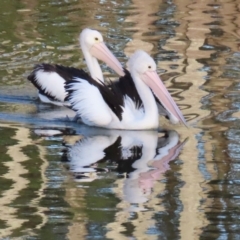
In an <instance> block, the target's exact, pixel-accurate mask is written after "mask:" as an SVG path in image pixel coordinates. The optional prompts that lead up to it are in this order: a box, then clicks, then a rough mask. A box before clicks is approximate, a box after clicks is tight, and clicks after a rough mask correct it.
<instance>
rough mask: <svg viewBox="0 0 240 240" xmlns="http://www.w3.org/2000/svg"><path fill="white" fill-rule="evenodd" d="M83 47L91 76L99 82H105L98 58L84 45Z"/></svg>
mask: <svg viewBox="0 0 240 240" xmlns="http://www.w3.org/2000/svg"><path fill="white" fill-rule="evenodd" d="M81 47H82V52H83V55H84V57H85V60H86V63H87V67H88V69H89V72H90V75H91V77H92V78H93V79H94V80H96V81H98V82H99V80H100V81H102V82H104V78H103V73H102V69H101V68H100V65H99V63H98V60H97V59H96V58H95V57H93V56H92V55H91V54H90V53H89V51H88V50H86V48H85V47H84V46H81Z"/></svg>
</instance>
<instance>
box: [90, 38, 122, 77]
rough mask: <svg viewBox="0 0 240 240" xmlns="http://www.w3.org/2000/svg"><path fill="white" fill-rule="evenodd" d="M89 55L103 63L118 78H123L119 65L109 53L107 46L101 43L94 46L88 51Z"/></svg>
mask: <svg viewBox="0 0 240 240" xmlns="http://www.w3.org/2000/svg"><path fill="white" fill-rule="evenodd" d="M90 53H91V54H92V55H93V56H94V57H95V58H97V59H99V60H101V61H103V62H105V63H106V64H107V65H108V66H109V67H110V68H111V69H113V70H114V71H115V72H116V73H117V74H118V75H119V76H124V75H125V73H124V71H123V68H122V65H121V63H120V62H119V61H118V60H117V58H116V57H115V56H114V55H113V54H112V53H111V52H110V50H109V49H108V48H107V46H106V45H105V44H104V43H103V42H100V43H96V44H94V45H93V46H92V47H91V49H90Z"/></svg>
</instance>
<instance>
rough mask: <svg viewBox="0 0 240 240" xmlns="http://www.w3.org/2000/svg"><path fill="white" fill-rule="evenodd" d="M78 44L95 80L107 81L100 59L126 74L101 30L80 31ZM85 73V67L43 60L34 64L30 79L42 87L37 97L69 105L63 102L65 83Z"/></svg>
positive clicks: (38, 86) (121, 73)
mask: <svg viewBox="0 0 240 240" xmlns="http://www.w3.org/2000/svg"><path fill="white" fill-rule="evenodd" d="M79 43H80V46H81V49H82V52H83V55H84V57H85V60H86V64H87V67H88V69H89V72H90V75H91V77H92V78H93V79H94V80H95V81H97V82H99V83H100V82H103V81H104V78H103V73H102V70H101V68H100V66H99V63H98V60H101V61H103V62H105V63H106V64H107V65H108V66H109V67H110V68H112V69H113V70H114V71H115V72H116V73H117V74H118V75H119V76H123V75H124V72H123V68H122V66H121V64H120V62H119V61H118V60H117V59H116V57H115V56H114V55H113V54H112V53H111V52H110V50H109V49H108V48H107V47H106V45H105V44H104V42H103V37H102V35H101V33H99V32H98V31H96V30H91V29H88V28H86V29H84V30H83V31H82V32H81V33H80V36H79ZM97 59H98V60H97ZM85 74H86V73H85V72H84V71H83V70H82V69H76V68H72V67H64V66H61V65H52V64H47V63H42V64H37V65H36V66H35V67H34V70H33V72H32V73H31V74H30V75H29V76H28V80H29V81H31V82H32V84H33V85H34V86H35V87H36V88H37V89H38V90H39V93H38V96H39V99H40V100H41V101H42V102H45V103H51V104H54V105H59V106H64V105H68V103H67V102H65V101H64V99H65V97H66V92H65V89H64V84H65V82H67V81H69V80H70V79H72V77H73V76H75V75H77V76H85Z"/></svg>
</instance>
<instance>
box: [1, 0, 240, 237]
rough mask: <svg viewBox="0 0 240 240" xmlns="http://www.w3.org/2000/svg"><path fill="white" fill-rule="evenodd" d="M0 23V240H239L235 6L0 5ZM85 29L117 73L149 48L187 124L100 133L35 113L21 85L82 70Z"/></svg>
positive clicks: (32, 94) (152, 0) (136, 1)
mask: <svg viewBox="0 0 240 240" xmlns="http://www.w3.org/2000/svg"><path fill="white" fill-rule="evenodd" d="M0 13H1V14H0V78H1V81H0V134H1V138H0V153H1V154H0V213H1V214H0V239H85V238H86V239H184V240H185V239H238V238H239V237H238V235H239V232H240V227H239V226H240V224H239V223H240V221H239V219H240V214H239V212H240V211H239V208H240V202H239V196H240V191H239V181H240V174H239V169H240V165H239V163H240V145H239V142H240V130H239V129H240V114H239V108H240V97H239V90H240V85H239V79H240V30H239V29H240V26H239V23H240V17H239V16H240V4H239V2H238V1H234V0H228V1H225V0H223V1H213V0H210V1H209V0H208V1H204V0H203V1H190V0H186V1H180V0H176V1H170V0H169V1H162V0H148V1H147V3H146V2H145V1H140V0H132V1H119V0H117V1H107V0H101V1H95V0H93V1H76V0H68V1H46V0H39V1H29V0H21V1H17V0H13V1H7V0H2V1H1V8H0ZM85 27H91V28H95V29H97V30H99V31H101V32H102V34H103V36H104V39H105V41H106V43H107V44H108V46H109V48H110V49H111V50H112V51H113V52H114V54H115V55H116V56H117V57H118V58H119V59H120V61H121V62H122V63H123V64H124V63H125V62H126V60H127V56H129V55H130V54H131V53H133V52H134V50H135V49H138V48H142V49H144V50H146V51H148V52H149V53H150V54H151V55H152V56H153V57H154V59H155V60H156V61H157V63H158V66H159V74H160V75H161V78H162V79H163V80H164V82H165V84H166V86H167V87H168V88H169V91H170V92H171V94H172V95H173V96H174V98H175V99H176V101H177V102H178V104H179V106H180V107H181V109H182V111H183V113H184V115H185V116H186V118H187V119H188V122H189V126H190V127H189V128H188V129H187V128H185V127H182V126H172V125H170V124H169V123H167V122H166V121H165V120H164V119H161V122H162V127H163V130H161V131H159V132H158V133H156V132H144V131H142V132H118V131H103V130H97V129H94V128H88V127H86V126H81V125H77V124H73V123H70V122H69V121H68V120H67V118H66V115H67V116H72V115H73V113H72V112H71V111H70V110H66V109H64V108H57V107H51V106H47V105H44V104H41V103H39V102H38V100H37V93H36V90H35V89H34V88H33V86H31V84H30V83H29V82H28V81H27V80H26V77H27V75H28V74H29V72H30V71H31V69H32V67H33V66H34V64H35V63H38V62H51V63H59V64H63V65H67V66H75V67H82V68H84V69H85V62H84V60H83V57H82V53H81V51H80V50H79V47H78V41H77V38H78V34H79V32H80V31H81V29H83V28H85ZM102 68H103V69H104V72H105V75H106V76H107V77H113V76H114V75H113V74H112V73H111V72H110V71H109V69H108V68H106V66H104V65H103V66H102Z"/></svg>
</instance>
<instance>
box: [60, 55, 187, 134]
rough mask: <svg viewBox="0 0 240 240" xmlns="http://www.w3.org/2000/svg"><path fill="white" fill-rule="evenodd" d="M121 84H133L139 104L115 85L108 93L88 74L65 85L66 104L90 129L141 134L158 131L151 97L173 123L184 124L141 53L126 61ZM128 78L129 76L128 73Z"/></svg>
mask: <svg viewBox="0 0 240 240" xmlns="http://www.w3.org/2000/svg"><path fill="white" fill-rule="evenodd" d="M128 68H129V71H127V70H125V75H124V77H121V78H120V81H122V82H131V81H132V82H133V84H134V85H135V87H136V90H137V92H138V95H139V97H140V99H141V101H142V104H141V105H139V103H138V102H137V101H136V99H135V98H134V97H132V98H131V97H130V96H129V95H124V94H123V93H122V91H120V90H119V89H118V88H117V87H116V85H113V87H112V89H111V90H110V89H109V88H108V87H107V86H106V85H104V84H101V83H98V82H96V81H95V80H94V79H92V78H91V77H89V76H88V75H87V74H86V75H85V76H84V77H83V78H82V77H81V76H75V77H74V78H73V79H72V80H71V81H69V82H67V83H66V86H65V89H66V91H67V97H66V100H67V101H68V102H69V103H70V107H71V108H72V109H73V110H74V111H75V112H76V114H77V116H78V117H79V118H81V121H82V122H83V123H85V124H87V125H89V126H96V127H103V128H108V129H124V130H143V129H157V128H158V127H159V119H158V107H157V104H156V101H155V97H154V95H155V96H156V97H157V98H158V100H159V101H160V103H161V104H162V105H163V107H164V108H165V109H166V111H167V112H168V113H169V115H170V116H171V118H172V119H174V121H175V122H181V123H184V124H185V125H186V121H185V119H184V117H183V115H182V113H181V111H180V109H179V108H178V106H177V105H176V103H175V102H174V100H173V99H172V97H171V95H170V94H169V92H168V91H167V89H166V87H165V86H164V84H163V83H162V81H161V79H160V78H159V76H158V75H157V72H156V68H157V67H156V63H155V62H154V60H153V59H152V58H151V57H150V56H149V55H148V54H147V53H146V52H144V51H142V50H138V51H136V52H135V53H134V54H133V55H132V56H131V58H130V59H129V61H128ZM129 72H130V73H131V74H130V73H129Z"/></svg>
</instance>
